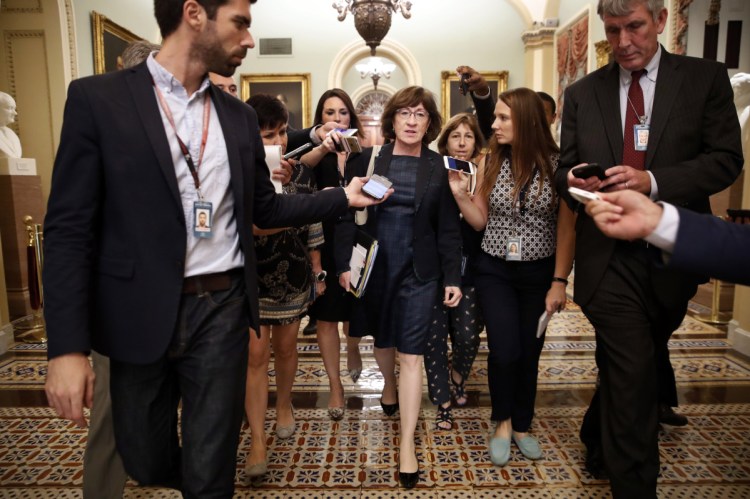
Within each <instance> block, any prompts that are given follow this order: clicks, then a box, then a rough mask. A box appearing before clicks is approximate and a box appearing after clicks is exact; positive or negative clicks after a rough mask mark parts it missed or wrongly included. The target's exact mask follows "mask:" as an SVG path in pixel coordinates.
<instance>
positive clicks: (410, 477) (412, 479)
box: [398, 469, 419, 489]
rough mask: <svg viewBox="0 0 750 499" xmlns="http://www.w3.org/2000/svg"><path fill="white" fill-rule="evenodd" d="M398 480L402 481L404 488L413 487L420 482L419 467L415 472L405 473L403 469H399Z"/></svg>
mask: <svg viewBox="0 0 750 499" xmlns="http://www.w3.org/2000/svg"><path fill="white" fill-rule="evenodd" d="M398 481H399V482H400V483H401V486H402V487H403V488H405V489H413V488H414V487H416V486H417V483H418V482H419V469H417V471H415V472H414V473H404V472H402V471H399V472H398Z"/></svg>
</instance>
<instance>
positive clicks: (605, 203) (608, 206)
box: [586, 190, 663, 240]
mask: <svg viewBox="0 0 750 499" xmlns="http://www.w3.org/2000/svg"><path fill="white" fill-rule="evenodd" d="M599 195H600V196H601V198H602V200H601V201H596V200H593V201H589V202H588V203H587V204H586V213H588V214H589V215H591V217H592V218H593V219H594V222H595V223H596V226H597V227H599V230H601V231H602V232H603V233H604V234H605V235H607V236H609V237H613V238H615V239H628V240H632V239H643V238H644V237H646V236H648V235H649V234H651V233H652V232H653V231H654V229H656V226H657V225H659V221H660V220H661V216H662V211H663V209H662V207H661V206H659V205H658V204H656V203H654V202H653V201H651V200H650V199H649V198H647V197H646V196H644V195H643V194H640V193H638V192H634V191H628V190H626V191H619V192H611V193H605V192H600V193H599Z"/></svg>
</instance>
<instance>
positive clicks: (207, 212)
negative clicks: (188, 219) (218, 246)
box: [193, 201, 214, 239]
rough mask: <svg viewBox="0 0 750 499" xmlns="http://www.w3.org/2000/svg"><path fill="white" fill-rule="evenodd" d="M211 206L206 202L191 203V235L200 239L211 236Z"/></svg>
mask: <svg viewBox="0 0 750 499" xmlns="http://www.w3.org/2000/svg"><path fill="white" fill-rule="evenodd" d="M213 215H214V208H213V205H212V204H211V203H209V202H207V201H196V202H195V203H193V235H194V236H195V237H198V238H201V239H208V238H210V237H211V236H213V232H212V231H211V226H212V225H213V221H214V217H213Z"/></svg>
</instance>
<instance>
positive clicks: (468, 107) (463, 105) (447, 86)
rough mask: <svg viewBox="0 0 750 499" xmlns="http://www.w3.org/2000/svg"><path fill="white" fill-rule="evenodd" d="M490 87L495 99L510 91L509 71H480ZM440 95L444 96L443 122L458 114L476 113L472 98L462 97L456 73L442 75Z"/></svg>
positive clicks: (446, 72) (445, 72)
mask: <svg viewBox="0 0 750 499" xmlns="http://www.w3.org/2000/svg"><path fill="white" fill-rule="evenodd" d="M480 73H481V74H482V76H484V78H485V79H486V80H487V83H488V84H489V86H490V93H492V97H493V99H497V96H498V95H500V93H501V92H505V91H506V90H507V89H508V72H507V71H480ZM440 81H441V84H440V93H441V94H442V101H443V107H442V109H441V112H442V114H443V120H448V119H449V118H450V117H451V116H455V115H456V114H458V113H463V112H470V113H473V112H474V105H473V103H472V101H471V96H468V95H461V92H460V91H459V78H458V75H457V74H456V72H455V71H442V72H441V73H440Z"/></svg>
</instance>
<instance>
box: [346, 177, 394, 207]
mask: <svg viewBox="0 0 750 499" xmlns="http://www.w3.org/2000/svg"><path fill="white" fill-rule="evenodd" d="M368 180H370V178H369V177H354V178H352V180H351V181H350V182H349V185H347V186H346V187H344V189H345V190H346V195H347V197H348V198H349V206H351V207H352V208H365V207H367V206H372V205H374V204H380V203H382V202H383V201H385V200H386V199H388V198H389V197H390V195H391V194H393V187H391V188H389V189H388V190H387V191H386V192H385V196H383V199H375V198H374V197H372V196H369V195H367V194H365V193H364V192H362V186H363V185H365V184H366V183H367V181H368Z"/></svg>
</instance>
